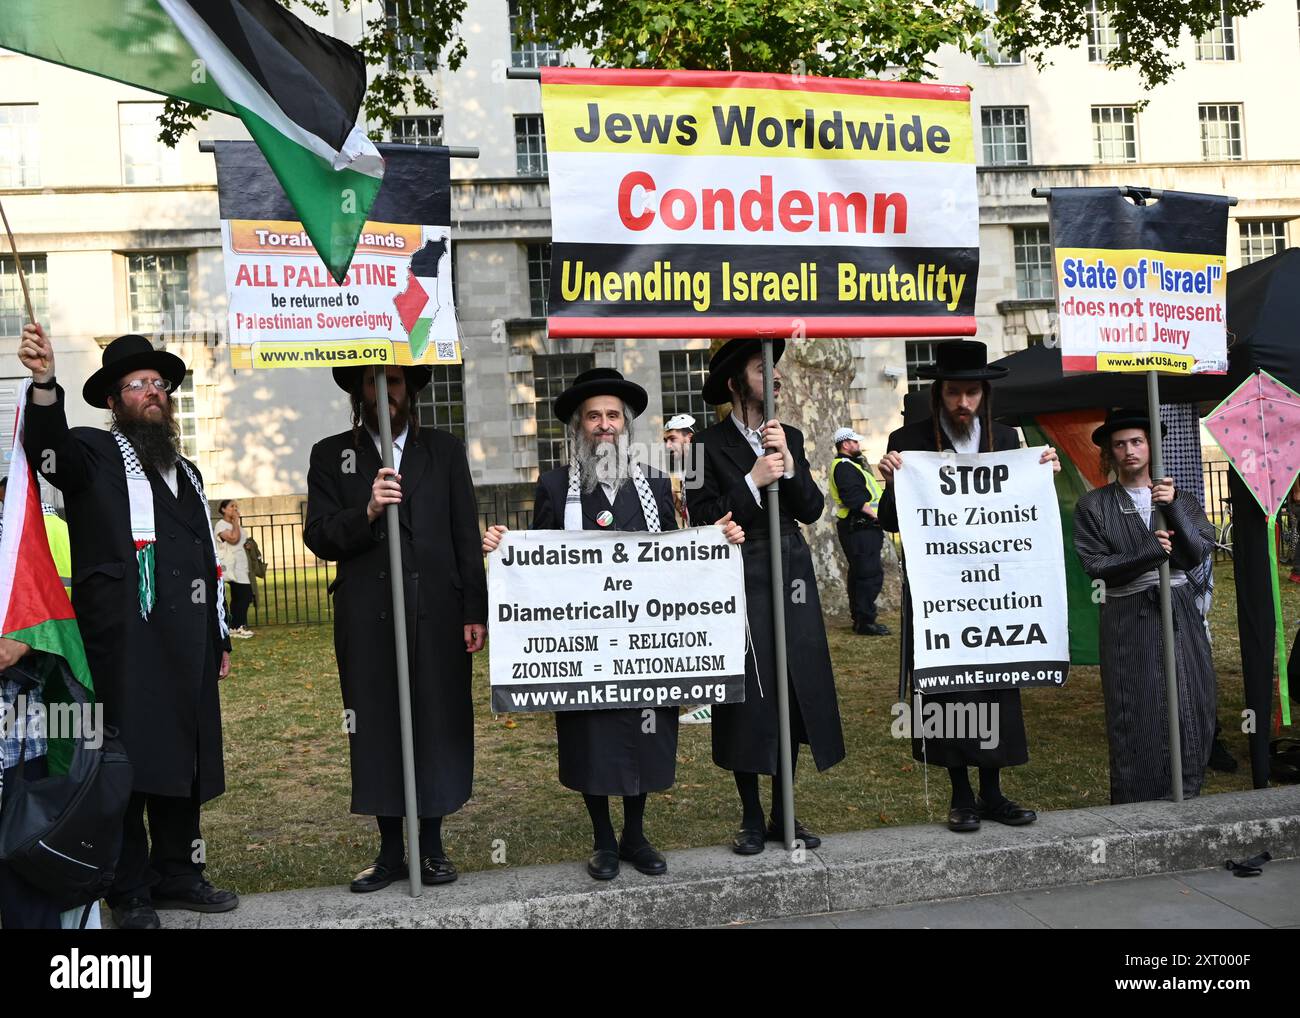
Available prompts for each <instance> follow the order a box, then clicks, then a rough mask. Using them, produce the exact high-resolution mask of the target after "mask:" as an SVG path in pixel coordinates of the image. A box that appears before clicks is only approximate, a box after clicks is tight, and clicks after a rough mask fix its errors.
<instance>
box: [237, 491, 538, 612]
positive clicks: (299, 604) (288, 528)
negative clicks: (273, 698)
mask: <svg viewBox="0 0 1300 1018" xmlns="http://www.w3.org/2000/svg"><path fill="white" fill-rule="evenodd" d="M533 487H534V486H533V485H531V484H499V485H484V486H483V487H480V488H479V489H478V490H477V494H478V513H479V529H480V530H486V529H487V527H488V526H490V525H491V524H493V523H502V524H505V525H506V526H507V527H509V528H510V529H511V530H527V529H528V527H529V525H530V524H531V523H532V521H533ZM304 509H305V503H304ZM305 522H306V521H305V519H304V515H303V513H302V512H297V513H273V514H267V515H261V516H245V517H244V519H243V524H244V531H245V533H246V535H247V536H248V537H251V538H252V539H253V540H254V541H256V542H257V546H258V550H259V551H260V552H261V554H262V558H263V560H264V561H265V562H266V575H265V576H263V577H250V578H251V579H252V583H253V591H254V594H255V596H256V599H257V600H256V603H255V604H254V605H253V607H252V608H250V609H249V616H248V624H249V626H250V627H253V628H256V627H258V626H284V625H308V624H312V623H320V622H329V621H331V620H332V619H333V617H334V612H333V604H332V602H331V600H330V596H329V585H330V583H331V582H333V580H334V573H335V566H334V563H333V562H326V561H324V560H323V559H320V558H317V557H316V556H315V555H314V554H313V553H312V552H311V551H310V550H309V549H308V548H307V546H306V545H305V544H303V540H302V531H303V526H304V524H305Z"/></svg>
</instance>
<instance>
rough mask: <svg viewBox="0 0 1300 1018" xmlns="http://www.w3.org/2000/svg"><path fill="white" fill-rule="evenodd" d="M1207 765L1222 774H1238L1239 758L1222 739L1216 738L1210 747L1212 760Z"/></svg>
mask: <svg viewBox="0 0 1300 1018" xmlns="http://www.w3.org/2000/svg"><path fill="white" fill-rule="evenodd" d="M1206 766H1207V767H1209V768H1210V770H1212V771H1219V772H1220V773H1221V774H1236V773H1237V758H1236V757H1234V756H1233V755H1232V753H1231V752H1229V750H1228V747H1227V745H1226V744H1225V743H1224V741H1223V740H1222V739H1215V740H1214V745H1213V746H1211V747H1210V762H1209V763H1208V764H1206Z"/></svg>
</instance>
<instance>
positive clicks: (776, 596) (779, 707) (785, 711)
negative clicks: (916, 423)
mask: <svg viewBox="0 0 1300 1018" xmlns="http://www.w3.org/2000/svg"><path fill="white" fill-rule="evenodd" d="M774 342H775V341H774V340H773V339H771V338H770V337H769V338H764V339H763V418H764V420H768V421H770V420H772V418H774V417H775V416H776V389H775V386H774V385H773V376H774V375H775V372H776V360H775V356H774V355H773V352H772V347H773V344H774ZM767 529H768V535H769V537H770V538H771V542H770V543H771V545H772V566H771V568H772V633H773V636H774V637H775V641H776V669H775V671H776V678H775V682H776V719H777V737H778V738H779V739H780V740H781V745H780V747H779V750H778V752H779V757H778V760H779V764H780V768H781V811H782V819H783V820H784V821H785V832H784V834H785V847H786V850H787V851H789V850H792V849H793V848H794V761H793V760H792V759H791V757H790V688H789V687H790V683H789V678H788V675H789V673H788V671H787V667H786V654H785V576H784V575H783V570H782V568H781V482H780V480H779V479H778V480H775V481H773V482H772V483H771V484H769V485H768V486H767ZM775 805H776V804H775V803H773V806H775Z"/></svg>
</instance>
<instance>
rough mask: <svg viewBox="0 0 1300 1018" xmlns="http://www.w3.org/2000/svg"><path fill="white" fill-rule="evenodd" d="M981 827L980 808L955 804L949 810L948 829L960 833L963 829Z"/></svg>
mask: <svg viewBox="0 0 1300 1018" xmlns="http://www.w3.org/2000/svg"><path fill="white" fill-rule="evenodd" d="M979 829H980V813H979V810H977V809H975V808H973V807H971V806H954V807H953V808H952V809H950V810H948V830H950V831H956V832H957V833H958V834H960V833H962V832H963V831H978V830H979Z"/></svg>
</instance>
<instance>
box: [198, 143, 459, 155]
mask: <svg viewBox="0 0 1300 1018" xmlns="http://www.w3.org/2000/svg"><path fill="white" fill-rule="evenodd" d="M384 144H385V145H395V146H396V147H398V148H412V149H415V148H428V147H429V146H427V145H408V144H405V143H403V142H384ZM216 150H217V143H216V142H215V141H201V142H199V151H200V152H215V151H216ZM447 155H448V156H450V157H451V158H452V159H477V158H478V147H477V146H474V145H448V146H447Z"/></svg>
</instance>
